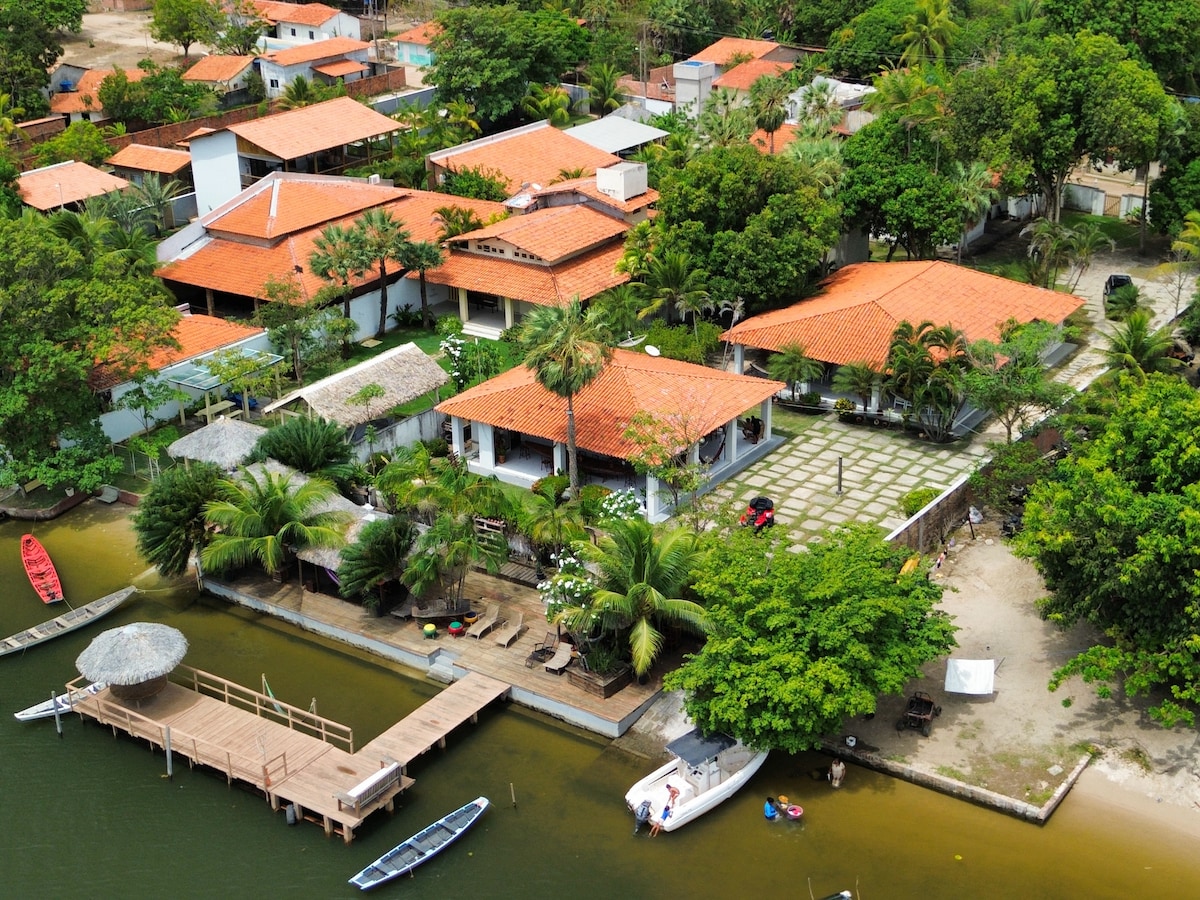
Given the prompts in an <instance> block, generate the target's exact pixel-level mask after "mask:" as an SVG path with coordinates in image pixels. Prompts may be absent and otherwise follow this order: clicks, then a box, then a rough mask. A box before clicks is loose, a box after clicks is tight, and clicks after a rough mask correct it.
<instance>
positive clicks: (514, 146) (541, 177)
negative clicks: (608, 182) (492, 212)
mask: <svg viewBox="0 0 1200 900" xmlns="http://www.w3.org/2000/svg"><path fill="white" fill-rule="evenodd" d="M393 124H394V123H393ZM428 159H429V161H430V162H432V163H434V164H436V165H439V166H442V167H444V168H447V169H450V170H453V171H462V170H464V169H475V168H483V169H485V170H493V171H496V172H499V173H500V174H501V176H502V177H504V178H506V179H508V189H509V191H510V192H512V193H514V194H515V193H516V192H517V191H518V190H520V188H521V186H522V185H524V184H528V185H533V184H538V185H543V186H545V185H548V184H550V182H552V181H554V180H555V179H556V178H558V177H559V174H558V173H559V172H562V171H563V170H570V169H582V170H583V171H584V172H585V173H586V174H588V175H594V174H595V173H596V170H597V169H599V168H603V167H604V166H611V165H613V164H614V163H619V162H621V158H620V157H618V156H613V155H612V154H611V153H605V152H604V151H603V150H597V149H596V148H595V147H593V146H591V145H590V144H585V143H584V142H583V141H581V140H579V138H574V137H571V136H570V135H569V134H564V133H563V132H561V131H559V130H558V129H557V128H554V127H552V126H551V125H548V124H547V123H545V122H540V123H538V127H535V128H530V129H528V130H526V129H520V130H518V132H517V133H516V134H511V135H505V134H499V135H495V136H493V137H490V138H484V139H482V140H478V141H471V142H470V143H468V144H463V145H462V146H461V147H455V148H452V149H450V150H446V151H442V152H439V153H432V154H430V156H429V157H428Z"/></svg>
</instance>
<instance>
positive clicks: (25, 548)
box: [21, 534, 63, 603]
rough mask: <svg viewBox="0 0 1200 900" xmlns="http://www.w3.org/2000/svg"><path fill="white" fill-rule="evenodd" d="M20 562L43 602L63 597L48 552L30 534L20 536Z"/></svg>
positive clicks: (51, 601) (52, 601) (56, 600)
mask: <svg viewBox="0 0 1200 900" xmlns="http://www.w3.org/2000/svg"><path fill="white" fill-rule="evenodd" d="M21 562H22V563H24V565H25V574H26V575H28V576H29V583H30V584H32V585H33V589H34V590H35V591H37V593H38V596H39V597H41V598H42V602H43V603H57V602H58V601H59V600H61V599H62V598H63V592H62V584H61V583H60V582H59V580H58V572H56V571H55V570H54V563H53V562H51V561H50V554H49V553H47V552H46V548H45V547H43V546H42V542H41V541H39V540H38V539H37V538H35V537H34V536H33V535H32V534H26V535H23V536H22V537H21Z"/></svg>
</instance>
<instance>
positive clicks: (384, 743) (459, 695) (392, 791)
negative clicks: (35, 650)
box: [68, 666, 509, 843]
mask: <svg viewBox="0 0 1200 900" xmlns="http://www.w3.org/2000/svg"><path fill="white" fill-rule="evenodd" d="M172 679H173V680H172V681H171V682H169V683H168V684H167V686H166V687H165V688H164V689H163V691H162V692H161V693H159V694H156V695H155V696H153V697H150V698H148V699H146V700H143V701H141V702H140V703H138V704H136V705H131V704H129V703H126V702H124V701H121V700H118V699H117V698H115V697H113V696H112V695H111V693H110V692H109V691H108V690H103V691H100V692H98V693H96V694H94V695H88V696H80V697H79V698H78V699H77V700H76V702H75V705H74V711H75V712H78V713H79V714H80V715H81V716H84V717H86V718H91V719H95V720H96V721H97V722H99V723H101V724H103V725H108V726H109V727H111V728H112V729H113V733H114V734H116V733H117V731H124V732H126V733H127V734H130V735H132V736H133V737H137V738H142V739H144V740H146V741H148V742H149V743H150V745H151V746H152V747H161V748H163V749H164V750H165V751H167V752H168V753H169V754H170V756H169V757H168V759H170V758H171V757H173V756H182V757H184V758H185V759H187V760H188V763H189V765H195V764H196V763H199V764H201V765H204V766H208V767H210V768H213V769H216V770H218V771H220V772H223V773H224V774H225V778H226V780H227V781H228V782H230V783H232V782H233V781H234V779H236V780H238V781H241V782H244V783H246V784H250V785H253V786H254V787H255V788H257V789H259V790H261V791H262V792H263V794H264V795H265V797H266V799H267V800H268V801H269V802H270V803H271V807H272V809H279V808H280V807H281V806H288V805H294V806H295V812H296V814H297V815H298V816H299V817H301V818H305V819H309V820H310V821H316V822H319V823H321V824H322V825H323V826H324V828H325V833H326V834H334V833H338V834H341V835H342V838H343V839H344V840H345V841H346V843H350V841H352V840H353V839H354V830H355V829H356V828H357V827H358V826H359V825H361V824H362V822H363V821H364V820H365V819H366V818H367V816H369V815H370V814H371V813H373V812H375V811H377V810H379V809H386V810H388V811H389V812H391V811H392V810H393V808H394V805H395V798H396V797H397V796H398V795H399V794H400V793H401V792H402V791H404V790H407V789H408V788H409V787H410V786H412V784H413V779H411V778H409V777H408V775H407V774H406V773H405V772H404V767H405V766H407V765H408V763H409V762H410V761H411V760H412V759H413V758H415V757H416V756H419V755H420V754H421V753H424V752H425V751H427V750H428V749H430V748H431V747H432V746H433V745H434V744H437V745H438V746H442V747H444V746H445V741H446V736H447V735H448V734H449V733H450V732H451V731H452V730H453V729H454V728H455V727H457V726H458V725H461V724H463V723H464V722H466V721H468V720H469V721H472V722H475V721H477V720H478V716H479V711H480V710H481V709H482V708H483V707H484V706H486V705H487V704H488V703H491V702H492V701H493V700H496V699H497V698H499V697H501V696H504V695H505V694H506V693H507V692H508V690H509V686H508V685H507V684H504V683H503V682H499V681H496V680H495V679H491V678H487V677H486V676H482V675H478V676H471V677H469V678H467V679H464V680H463V681H461V682H458V683H457V684H455V685H454V686H452V687H450V688H447V689H446V690H445V691H443V692H442V693H441V694H439V695H438V696H437V697H434V698H433V699H432V700H430V701H429V702H428V703H426V704H425V705H424V706H422V707H421V708H420V709H418V710H416V711H415V712H413V713H412V714H411V715H409V716H408V717H407V718H405V719H403V720H402V721H400V722H398V723H397V724H396V725H393V726H392V727H391V728H389V729H388V730H387V731H386V732H384V734H382V735H380V736H379V737H378V738H376V739H375V740H374V741H371V742H370V743H369V744H367V745H366V746H365V747H363V748H362V749H361V750H359V751H357V752H355V751H354V733H353V731H352V730H351V729H350V728H349V727H348V726H346V725H342V724H340V723H338V722H335V721H333V720H332V719H326V718H324V717H322V716H318V715H316V714H314V713H311V712H309V711H307V710H304V709H300V708H299V707H295V706H291V705H290V704H287V703H283V702H281V701H277V700H275V699H274V698H272V697H269V696H267V695H266V694H262V693H259V692H258V691H255V690H251V689H250V688H247V687H244V686H242V685H239V684H237V683H236V682H232V681H229V680H228V679H225V678H221V677H220V676H217V675H213V674H211V673H209V672H204V671H202V670H199V669H194V668H192V667H191V666H179V667H178V668H177V669H176V670H175V672H174V673H172ZM83 681H84V679H77V680H76V682H72V683H71V685H68V689H70V688H78V687H80V686H81V685H82V682H83ZM178 682H184V683H182V684H181V683H178ZM456 689H457V690H456ZM168 769H170V762H168Z"/></svg>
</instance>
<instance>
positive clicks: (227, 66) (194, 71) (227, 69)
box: [183, 54, 254, 82]
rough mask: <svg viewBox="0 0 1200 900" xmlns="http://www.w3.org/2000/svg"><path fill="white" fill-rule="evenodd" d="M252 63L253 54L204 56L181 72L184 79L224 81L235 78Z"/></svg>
mask: <svg viewBox="0 0 1200 900" xmlns="http://www.w3.org/2000/svg"><path fill="white" fill-rule="evenodd" d="M252 65H254V57H253V56H221V55H219V54H214V55H213V56H205V57H204V58H202V59H199V60H197V61H196V64H195V65H194V66H192V67H191V68H190V69H188V70H187V71H186V72H184V73H183V80H184V81H204V82H225V81H232V80H233V79H235V78H237V77H238V76H239V75H241V74H242V73H243V72H245V71H246V69H248V68H250V66H252Z"/></svg>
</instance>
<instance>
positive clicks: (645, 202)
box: [533, 175, 658, 213]
mask: <svg viewBox="0 0 1200 900" xmlns="http://www.w3.org/2000/svg"><path fill="white" fill-rule="evenodd" d="M555 194H580V195H582V196H584V197H588V198H590V199H592V200H597V201H599V202H600V203H602V204H604V205H605V206H609V207H612V208H613V209H618V210H620V211H621V212H623V213H630V212H636V211H637V210H639V209H643V208H645V207H647V206H650V205H652V204H654V203H657V202H658V191H656V190H655V189H654V188H648V189H647V190H646V193H644V194H638V196H636V197H630V198H629V199H628V200H625V201H624V202H622V201H620V200H618V199H617V198H616V197H610V196H608V194H606V193H604V192H603V191H601V190H600V189H599V188H598V187H596V177H595V176H594V175H593V176H591V177H589V178H572V179H571V180H570V181H560V182H558V183H557V184H551V185H548V186H546V187H544V188H542V189H541V190H540V191H534V192H533V196H535V197H549V196H552V195H555Z"/></svg>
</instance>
